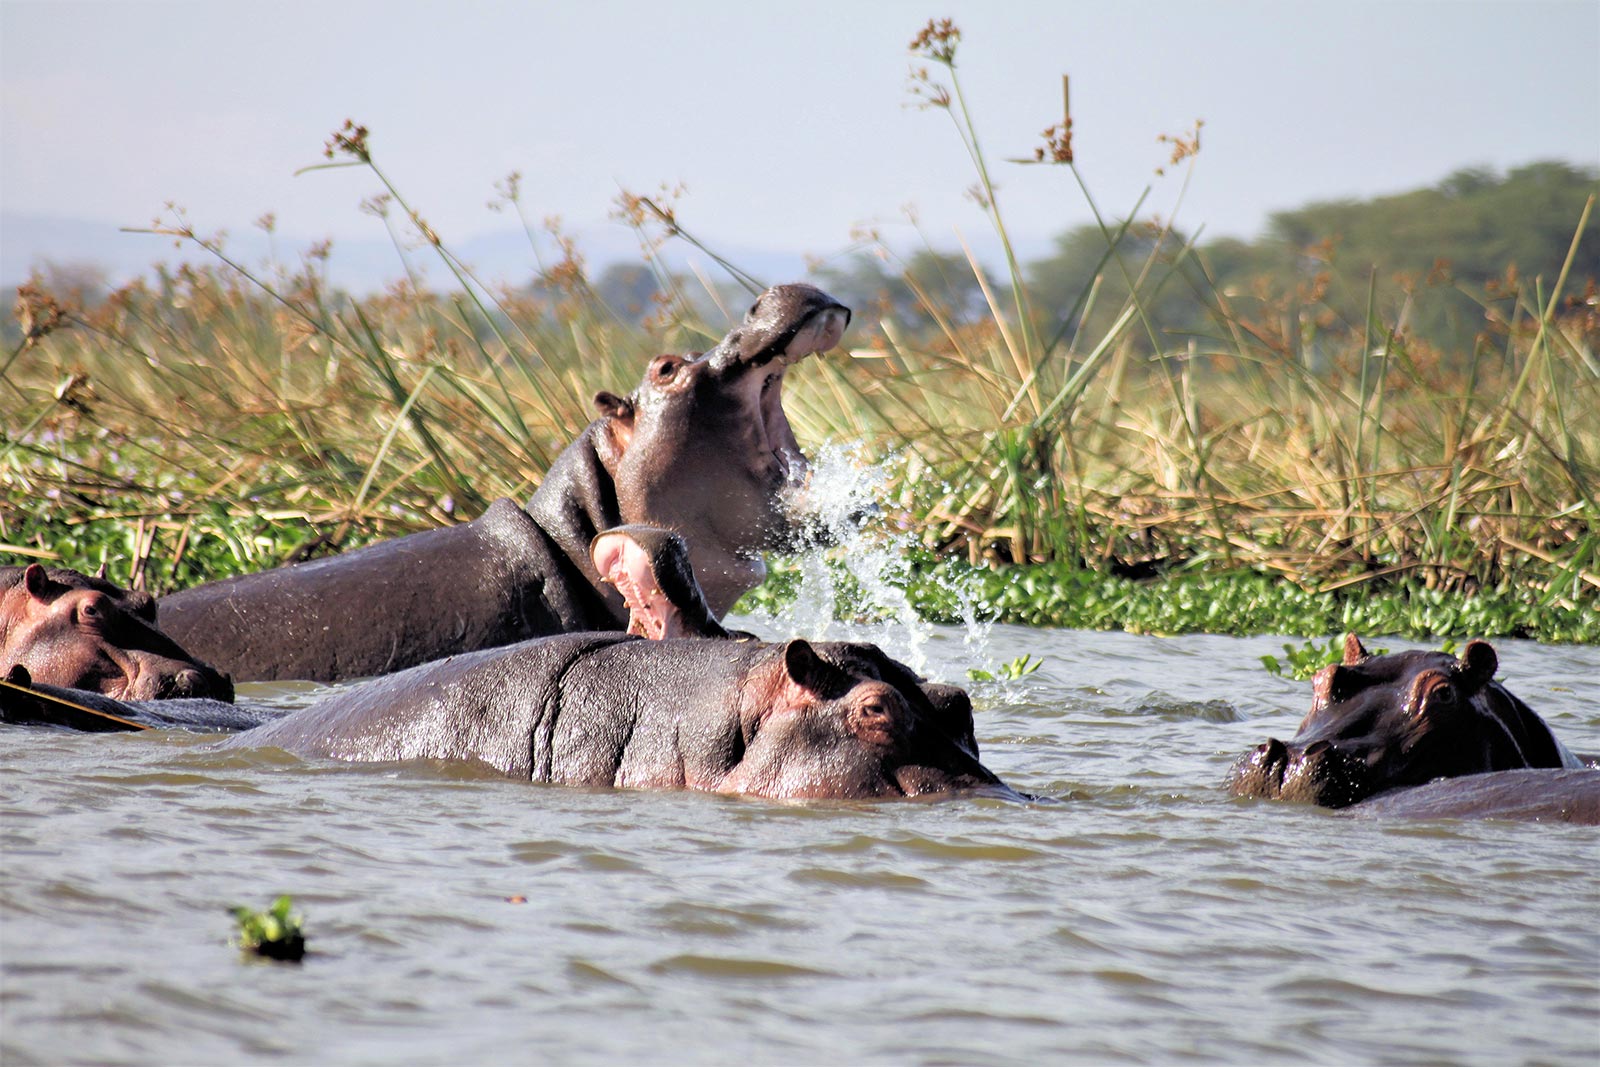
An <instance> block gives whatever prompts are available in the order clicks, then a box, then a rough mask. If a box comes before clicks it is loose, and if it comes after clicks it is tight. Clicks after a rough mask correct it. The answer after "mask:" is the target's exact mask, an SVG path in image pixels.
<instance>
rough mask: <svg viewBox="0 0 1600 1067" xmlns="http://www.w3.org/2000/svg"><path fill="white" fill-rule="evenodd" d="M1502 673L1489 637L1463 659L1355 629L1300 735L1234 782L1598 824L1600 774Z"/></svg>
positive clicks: (1247, 788)
mask: <svg viewBox="0 0 1600 1067" xmlns="http://www.w3.org/2000/svg"><path fill="white" fill-rule="evenodd" d="M1498 668H1499V657H1498V656H1497V654H1496V653H1495V650H1494V648H1493V647H1492V646H1490V645H1489V644H1488V643H1487V642H1484V641H1470V642H1468V643H1467V645H1466V647H1465V648H1464V649H1462V652H1461V656H1460V658H1459V659H1458V658H1457V657H1455V656H1452V655H1450V654H1449V653H1446V652H1429V651H1417V650H1413V651H1406V652H1396V653H1391V654H1388V655H1381V656H1374V655H1370V654H1368V652H1367V650H1366V649H1365V647H1363V646H1362V644H1361V641H1360V639H1359V638H1357V637H1356V636H1355V635H1354V634H1351V635H1349V636H1348V637H1347V638H1346V640H1345V651H1344V658H1343V662H1342V663H1337V664H1333V665H1330V666H1328V667H1324V668H1323V669H1322V670H1320V671H1318V672H1317V674H1316V676H1315V678H1314V679H1313V682H1312V693H1313V696H1312V705H1311V711H1310V713H1309V714H1307V715H1306V717H1305V719H1304V720H1303V721H1302V722H1301V723H1300V729H1299V731H1298V732H1297V733H1296V734H1295V736H1294V737H1293V738H1292V739H1290V740H1289V741H1287V742H1284V741H1280V740H1278V739H1277V738H1270V739H1268V740H1267V741H1265V742H1263V743H1262V744H1260V745H1258V746H1256V747H1255V748H1254V749H1253V750H1251V751H1250V752H1248V753H1246V754H1245V755H1244V756H1243V757H1241V758H1240V760H1239V761H1238V763H1236V764H1235V765H1234V768H1233V770H1232V772H1231V775H1230V780H1229V788H1230V790H1231V791H1232V792H1233V793H1234V795H1236V796H1249V797H1265V798H1268V799H1274V800H1291V801H1301V802H1304V803H1310V804H1318V805H1321V806H1323V807H1329V808H1352V806H1354V807H1353V808H1352V810H1354V811H1356V812H1358V813H1365V814H1388V815H1412V816H1417V817H1421V816H1425V815H1428V814H1436V815H1439V816H1440V817H1443V816H1444V815H1446V814H1448V815H1449V816H1450V817H1466V816H1476V817H1488V816H1498V817H1504V818H1549V819H1557V820H1562V821H1576V822H1595V821H1597V820H1600V771H1596V770H1594V769H1592V768H1589V767H1586V766H1585V764H1584V762H1583V761H1582V760H1580V759H1579V758H1578V757H1576V756H1574V755H1573V754H1572V753H1571V752H1569V751H1568V750H1567V749H1566V747H1565V746H1564V745H1562V744H1561V742H1560V741H1559V740H1558V739H1557V738H1556V736H1555V734H1554V733H1553V732H1552V731H1551V729H1550V727H1549V725H1548V724H1546V723H1545V721H1544V720H1543V719H1541V718H1540V717H1539V716H1538V715H1537V714H1536V713H1535V712H1534V711H1533V710H1532V709H1531V708H1529V707H1528V705H1527V704H1525V703H1523V702H1522V701H1521V700H1520V699H1518V698H1517V696H1516V695H1514V694H1513V693H1511V692H1510V691H1509V690H1508V689H1506V687H1505V686H1503V685H1501V684H1500V683H1499V682H1496V681H1495V680H1494V675H1495V672H1496V670H1497V669H1498ZM1439 779H1444V780H1443V781H1439ZM1413 794H1414V795H1413Z"/></svg>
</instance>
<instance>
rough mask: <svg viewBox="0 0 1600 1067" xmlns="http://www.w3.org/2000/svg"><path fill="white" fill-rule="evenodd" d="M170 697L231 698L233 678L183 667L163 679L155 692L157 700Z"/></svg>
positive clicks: (224, 699) (226, 699)
mask: <svg viewBox="0 0 1600 1067" xmlns="http://www.w3.org/2000/svg"><path fill="white" fill-rule="evenodd" d="M172 697H210V698H211V699H213V700H223V701H231V700H232V699H233V679H232V678H230V677H229V676H228V675H226V674H218V673H216V672H214V671H206V670H199V669H196V668H194V667H185V668H183V669H181V670H178V671H174V672H173V673H172V674H171V675H169V676H168V677H167V678H165V679H163V680H162V682H161V685H160V687H159V690H158V692H157V694H156V699H157V700H166V699H169V698H172Z"/></svg>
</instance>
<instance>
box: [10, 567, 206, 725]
mask: <svg viewBox="0 0 1600 1067" xmlns="http://www.w3.org/2000/svg"><path fill="white" fill-rule="evenodd" d="M18 668H20V669H21V670H23V671H25V672H27V674H28V676H29V677H32V678H34V679H36V680H38V681H40V682H45V683H48V684H51V685H59V686H69V687H71V688H74V689H87V690H90V691H92V692H96V693H103V694H105V695H107V696H112V697H120V698H121V699H123V700H162V699H167V698H174V697H209V698H212V699H215V700H224V701H227V700H232V699H233V682H232V680H231V679H229V678H228V677H227V676H226V675H224V674H222V673H220V672H219V671H217V670H216V669H214V668H213V667H211V666H210V665H209V664H206V663H202V662H201V661H200V660H198V659H196V658H195V657H194V656H192V655H190V654H189V653H188V651H186V650H185V649H183V648H182V647H180V646H179V644H178V643H177V642H176V641H174V640H172V638H171V636H170V635H168V634H166V633H164V632H163V631H162V630H161V629H160V628H159V627H158V626H157V625H156V602H155V600H154V599H153V598H151V597H150V596H149V594H147V593H141V592H136V591H133V590H128V589H123V588H122V587H120V586H117V585H114V584H113V583H111V582H109V581H107V580H105V579H104V578H100V577H94V576H90V575H87V574H82V573H80V572H78V571H74V570H68V569H66V568H64V567H48V568H47V567H44V566H41V565H40V564H37V563H30V564H28V565H27V566H24V567H10V566H8V567H0V677H3V676H5V675H7V674H8V673H10V672H11V671H13V670H15V669H18Z"/></svg>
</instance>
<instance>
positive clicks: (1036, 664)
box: [967, 652, 1044, 682]
mask: <svg viewBox="0 0 1600 1067" xmlns="http://www.w3.org/2000/svg"><path fill="white" fill-rule="evenodd" d="M1043 666H1044V660H1042V659H1034V658H1033V657H1032V656H1030V655H1028V654H1027V653H1026V652H1024V653H1023V654H1022V655H1020V656H1018V657H1017V658H1016V659H1013V660H1008V661H1006V662H1005V663H1002V664H1000V666H999V667H998V668H997V669H995V670H992V671H986V670H983V669H981V668H979V667H971V668H969V669H968V670H967V678H968V679H969V680H970V681H974V682H1014V681H1016V680H1017V679H1018V678H1026V677H1027V676H1028V675H1030V674H1032V673H1033V672H1034V671H1036V670H1038V669H1039V668H1040V667H1043Z"/></svg>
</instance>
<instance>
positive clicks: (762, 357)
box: [160, 284, 850, 682]
mask: <svg viewBox="0 0 1600 1067" xmlns="http://www.w3.org/2000/svg"><path fill="white" fill-rule="evenodd" d="M849 321H850V311H849V309H848V308H846V307H844V305H842V304H840V303H839V302H838V301H837V300H835V299H833V298H832V297H831V296H829V295H828V294H826V293H824V292H823V291H822V290H820V289H817V288H815V287H814V286H810V285H804V284H791V285H779V286H776V287H774V288H771V289H768V290H767V291H766V292H764V293H762V294H761V296H760V297H759V298H758V299H757V300H756V302H755V304H754V305H752V307H751V308H750V310H749V312H748V314H746V315H745V317H744V320H743V322H742V323H741V324H740V325H739V326H738V327H737V328H736V329H734V330H733V331H731V332H730V333H729V334H728V335H727V336H726V337H725V338H723V339H722V341H721V342H720V343H719V344H718V345H717V346H716V347H715V348H713V349H711V350H710V351H709V352H706V353H705V354H704V355H701V356H699V357H695V358H687V357H679V356H660V357H658V358H656V359H655V360H653V361H652V362H651V364H650V366H649V368H648V370H647V371H646V372H645V376H644V380H643V382H642V383H641V384H640V385H639V387H638V388H637V389H636V390H634V392H633V393H631V394H630V395H628V396H626V397H619V396H616V395H614V394H612V393H608V392H601V393H599V394H598V395H597V396H596V397H595V405H596V408H597V409H598V411H599V413H600V418H598V419H597V420H596V421H594V422H592V423H590V424H589V426H588V427H587V428H586V429H584V431H583V432H582V433H581V434H580V435H579V436H578V438H577V440H576V441H574V442H573V443H572V444H571V445H570V446H568V447H567V449H566V450H565V451H564V452H562V454H561V455H560V456H559V457H558V458H557V459H556V461H555V463H554V464H553V465H552V467H551V469H550V471H549V473H548V475H547V476H546V477H545V479H544V481H543V482H542V483H541V484H540V486H539V488H538V490H537V491H536V492H535V493H534V494H533V497H532V498H531V499H530V500H529V501H528V504H527V507H526V508H521V507H518V506H517V505H516V504H515V503H514V502H513V501H511V500H507V499H500V500H497V501H495V502H494V503H493V504H492V505H491V506H490V507H489V508H488V510H487V511H485V512H484V514H483V515H481V516H479V517H478V518H477V519H475V520H474V521H472V522H469V523H466V524H464V525H460V526H453V527H446V528H443V529H437V530H429V531H425V532H422V533H417V534H412V535H410V536H407V537H401V538H397V539H395V540H391V541H385V542H381V543H379V544H376V545H371V546H368V547H366V548H362V549H358V550H355V551H352V552H348V553H345V554H342V555H339V556H334V557H331V558H328V559H323V560H315V561H311V562H307V563H301V564H297V565H295V566H290V567H281V568H278V569H276V570H270V571H264V572H261V573H258V574H250V575H244V576H241V577H237V578H231V579H227V580H224V581H218V582H210V583H206V584H203V585H199V586H196V587H194V588H192V589H187V590H184V591H182V592H178V593H174V594H172V595H170V596H167V597H163V598H162V600H161V602H160V606H161V618H162V622H163V625H164V626H165V628H166V630H167V632H168V633H169V634H170V635H171V636H172V637H173V638H174V639H175V640H176V641H177V642H178V643H179V644H181V645H183V646H184V647H186V648H188V649H189V650H190V651H192V652H193V653H194V654H195V655H196V656H198V657H199V658H201V659H203V660H206V661H207V662H210V663H213V664H215V665H216V666H217V667H218V668H220V669H221V670H224V671H227V672H228V673H230V674H231V675H232V676H233V677H234V678H235V679H236V680H239V681H264V680H273V679H307V680H313V681H324V682H328V681H338V680H341V679H347V678H359V677H366V676H370V675H379V674H385V673H388V672H390V671H397V670H401V669H404V668H406V667H411V666H415V665H417V664H420V663H425V662H427V661H430V660H434V659H438V658H440V657H442V656H448V655H453V654H455V653H459V652H466V651H472V650H474V649H479V648H489V647H494V646H498V645H505V644H509V643H511V642H513V641H519V640H523V639H526V638H529V637H536V636H540V635H545V634H555V633H575V632H588V631H609V630H621V629H624V628H625V627H626V625H627V623H628V615H627V611H626V609H625V608H624V606H623V602H622V598H621V596H620V595H619V594H618V593H616V592H615V591H614V590H612V589H610V588H608V587H607V586H606V584H605V583H604V582H603V581H602V580H601V575H600V574H599V573H598V572H597V571H596V570H595V569H594V566H593V564H592V562H591V560H590V558H589V554H588V550H589V546H590V542H591V540H592V539H593V538H594V537H595V535H596V534H598V533H600V532H601V531H604V530H607V529H611V528H614V527H618V526H622V525H625V524H638V523H644V524H649V525H652V526H657V527H664V528H667V529H670V530H674V531H676V532H677V533H679V534H681V535H682V536H683V537H684V538H685V539H686V540H687V542H688V545H689V557H690V561H691V563H692V566H693V571H694V574H695V575H696V576H697V577H698V580H699V583H700V585H701V587H702V588H703V589H704V592H705V598H706V601H707V603H708V604H709V606H710V608H711V611H712V612H713V613H714V614H715V615H717V616H721V615H722V614H724V613H726V612H727V610H728V609H729V608H730V607H732V606H733V603H734V601H736V600H737V599H738V598H739V597H740V596H741V595H743V594H744V593H745V592H747V591H749V590H750V589H752V588H754V587H755V586H756V585H758V584H759V583H760V581H761V579H762V577H763V576H764V575H765V571H766V567H765V564H764V563H763V562H762V560H761V557H760V553H761V552H762V551H763V550H767V549H772V548H779V547H783V546H784V545H785V543H786V542H788V541H789V540H791V539H793V538H794V537H796V536H798V535H799V534H800V533H801V532H802V531H803V528H804V521H803V520H802V519H799V518H797V517H795V516H794V515H793V514H792V513H791V510H790V509H789V508H787V507H786V501H785V496H786V494H785V492H784V491H785V489H786V488H788V487H791V486H794V485H796V484H798V483H799V482H800V481H801V480H802V477H803V475H804V472H805V470H806V460H805V456H804V455H803V453H802V452H801V450H800V446H799V444H798V443H797V442H796V440H795V437H794V433H793V431H792V430H791V429H790V427H789V421H788V418H787V416H786V415H785V414H784V410H783V378H784V374H785V372H786V371H787V369H788V368H789V367H790V366H792V365H793V364H794V363H796V362H798V361H799V360H801V359H803V358H804V357H805V356H807V355H810V354H813V353H819V352H824V351H827V350H828V349H830V348H833V347H834V346H836V345H837V344H838V343H839V340H840V338H841V336H842V335H843V332H844V329H845V327H846V325H848V323H849Z"/></svg>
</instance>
